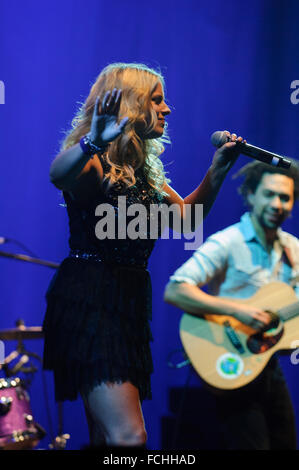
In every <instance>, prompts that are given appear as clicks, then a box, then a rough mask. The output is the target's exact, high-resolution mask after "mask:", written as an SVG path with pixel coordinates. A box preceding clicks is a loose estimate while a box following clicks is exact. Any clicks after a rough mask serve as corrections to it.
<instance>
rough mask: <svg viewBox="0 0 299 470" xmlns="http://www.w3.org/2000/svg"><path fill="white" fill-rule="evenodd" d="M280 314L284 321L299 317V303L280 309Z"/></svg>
mask: <svg viewBox="0 0 299 470" xmlns="http://www.w3.org/2000/svg"><path fill="white" fill-rule="evenodd" d="M278 314H279V316H280V318H281V319H282V320H283V321H287V320H290V319H291V318H295V317H297V316H298V315H299V301H298V302H294V303H293V304H290V305H288V306H287V307H283V308H281V309H279V310H278Z"/></svg>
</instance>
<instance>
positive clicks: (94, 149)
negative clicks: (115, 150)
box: [80, 135, 107, 158]
mask: <svg viewBox="0 0 299 470" xmlns="http://www.w3.org/2000/svg"><path fill="white" fill-rule="evenodd" d="M80 147H81V149H82V151H83V153H84V154H85V155H88V156H90V157H91V158H93V156H94V155H95V154H96V153H104V151H105V150H106V148H107V146H105V147H98V146H97V145H94V144H93V143H92V142H91V140H90V137H89V136H88V135H85V136H83V137H82V139H80Z"/></svg>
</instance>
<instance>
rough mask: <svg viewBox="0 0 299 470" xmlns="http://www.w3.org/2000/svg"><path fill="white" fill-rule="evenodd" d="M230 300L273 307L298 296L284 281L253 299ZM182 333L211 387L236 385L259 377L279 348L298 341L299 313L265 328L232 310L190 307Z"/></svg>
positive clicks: (265, 288) (285, 348) (188, 351)
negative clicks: (197, 312) (204, 311)
mask: <svg viewBox="0 0 299 470" xmlns="http://www.w3.org/2000/svg"><path fill="white" fill-rule="evenodd" d="M229 300H232V301H235V302H238V303H243V304H249V305H253V306H255V307H259V308H261V309H263V310H270V311H272V312H277V311H278V310H280V309H283V308H287V307H288V305H290V304H295V303H296V302H298V298H297V296H296V294H295V292H294V290H293V289H292V288H291V287H290V286H289V285H287V284H285V283H283V282H272V283H270V284H267V285H265V286H263V287H261V288H260V289H259V290H258V291H257V292H256V294H255V295H253V296H252V297H250V298H248V299H235V298H234V299H229ZM298 313H299V311H298ZM227 322H229V323H227ZM230 327H232V328H230ZM231 330H233V332H234V333H235V334H236V338H237V346H236V345H234V341H232V339H231V335H230V331H231ZM180 337H181V341H182V344H183V346H184V349H185V352H186V354H187V356H188V357H189V359H190V361H191V363H192V365H193V367H194V368H195V370H196V371H197V373H198V374H199V375H200V377H201V378H202V379H203V380H204V381H205V382H206V383H207V384H209V385H210V386H212V387H215V388H218V389H222V390H233V389H237V388H240V387H243V386H245V385H247V384H249V383H250V382H252V381H253V380H254V379H255V378H257V377H258V375H259V374H260V373H261V372H262V370H263V369H264V368H265V366H266V364H267V363H268V361H269V360H270V358H271V357H272V355H273V354H274V353H275V352H276V351H289V350H291V349H295V348H296V347H298V346H299V344H298V339H299V315H298V316H295V317H293V318H291V319H289V320H287V321H279V324H278V325H276V327H275V328H272V329H271V330H269V331H267V332H265V333H263V334H262V333H257V331H256V330H254V329H252V328H251V327H249V326H247V325H244V324H243V323H241V322H239V321H238V320H236V319H235V318H233V317H231V316H225V315H212V314H208V315H204V316H203V317H197V316H194V315H189V314H186V313H185V314H184V315H183V317H182V319H181V322H180ZM296 341H297V345H295V346H294V344H295V342H296ZM292 343H293V346H292Z"/></svg>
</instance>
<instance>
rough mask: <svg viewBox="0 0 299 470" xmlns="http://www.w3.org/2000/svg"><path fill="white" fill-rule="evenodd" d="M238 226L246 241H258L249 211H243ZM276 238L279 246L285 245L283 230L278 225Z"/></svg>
mask: <svg viewBox="0 0 299 470" xmlns="http://www.w3.org/2000/svg"><path fill="white" fill-rule="evenodd" d="M240 226H241V227H240V228H241V231H242V233H243V236H244V239H245V241H246V242H248V241H251V240H257V241H259V238H258V236H257V234H256V231H255V229H254V226H253V223H252V221H251V217H250V213H249V212H245V214H243V215H242V217H241V220H240ZM277 238H278V240H279V243H280V244H281V246H283V247H284V246H285V244H286V243H285V242H286V240H285V237H284V232H283V230H282V229H281V228H280V227H279V228H278V229H277Z"/></svg>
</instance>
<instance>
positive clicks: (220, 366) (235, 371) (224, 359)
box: [216, 353, 244, 379]
mask: <svg viewBox="0 0 299 470" xmlns="http://www.w3.org/2000/svg"><path fill="white" fill-rule="evenodd" d="M216 369H217V372H218V374H219V375H220V376H221V377H223V378H224V379H236V378H237V377H239V375H241V374H242V372H243V369H244V362H243V359H242V358H241V357H240V356H239V355H238V354H233V353H225V354H222V355H221V356H219V357H218V360H217V363H216Z"/></svg>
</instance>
